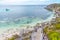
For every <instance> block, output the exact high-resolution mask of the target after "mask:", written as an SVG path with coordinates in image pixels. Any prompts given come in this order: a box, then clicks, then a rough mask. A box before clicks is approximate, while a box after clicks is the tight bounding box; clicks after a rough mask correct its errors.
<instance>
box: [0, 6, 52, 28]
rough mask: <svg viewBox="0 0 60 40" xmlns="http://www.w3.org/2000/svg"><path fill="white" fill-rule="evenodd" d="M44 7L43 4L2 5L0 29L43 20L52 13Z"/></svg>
mask: <svg viewBox="0 0 60 40" xmlns="http://www.w3.org/2000/svg"><path fill="white" fill-rule="evenodd" d="M45 7H46V6H45V5H2V6H0V29H1V28H11V27H13V28H15V27H21V25H24V24H31V23H33V24H34V23H37V22H39V21H40V22H42V21H45V20H47V19H48V18H51V16H52V15H53V13H52V12H49V11H48V10H46V9H45ZM52 17H53V16H52Z"/></svg>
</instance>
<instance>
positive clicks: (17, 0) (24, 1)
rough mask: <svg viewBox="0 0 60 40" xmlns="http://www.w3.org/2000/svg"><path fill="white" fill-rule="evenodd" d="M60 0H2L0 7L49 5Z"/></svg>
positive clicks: (0, 0)
mask: <svg viewBox="0 0 60 40" xmlns="http://www.w3.org/2000/svg"><path fill="white" fill-rule="evenodd" d="M52 3H60V0H0V5H48V4H52Z"/></svg>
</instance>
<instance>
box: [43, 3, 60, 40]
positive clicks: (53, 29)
mask: <svg viewBox="0 0 60 40" xmlns="http://www.w3.org/2000/svg"><path fill="white" fill-rule="evenodd" d="M46 9H47V10H48V11H53V10H55V13H56V12H57V13H56V14H57V15H58V16H56V18H55V21H53V20H51V21H52V22H50V23H51V24H49V25H48V26H47V25H46V26H45V28H44V29H43V31H44V33H45V35H46V36H47V37H48V40H60V15H59V14H60V4H56V3H55V4H50V5H48V6H47V7H46Z"/></svg>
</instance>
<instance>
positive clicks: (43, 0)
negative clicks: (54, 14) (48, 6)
mask: <svg viewBox="0 0 60 40" xmlns="http://www.w3.org/2000/svg"><path fill="white" fill-rule="evenodd" d="M40 1H41V2H46V1H49V0H40Z"/></svg>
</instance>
